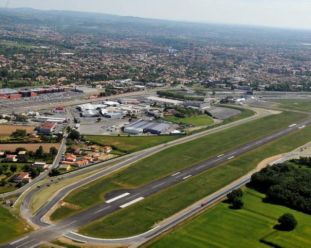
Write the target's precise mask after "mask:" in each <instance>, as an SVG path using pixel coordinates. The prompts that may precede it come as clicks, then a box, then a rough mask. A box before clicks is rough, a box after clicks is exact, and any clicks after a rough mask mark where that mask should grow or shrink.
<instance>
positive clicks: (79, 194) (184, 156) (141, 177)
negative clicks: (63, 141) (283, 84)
mask: <svg viewBox="0 0 311 248" xmlns="http://www.w3.org/2000/svg"><path fill="white" fill-rule="evenodd" d="M304 117H305V116H304V115H302V114H298V113H283V114H280V115H277V116H269V117H265V118H263V119H260V120H256V121H252V122H250V123H247V124H243V125H240V126H237V127H233V128H229V129H226V130H224V131H221V132H217V133H214V134H210V135H207V136H204V137H202V138H199V139H196V140H194V141H191V142H187V143H184V144H181V145H177V146H174V147H172V148H168V149H166V150H164V151H161V152H159V153H157V154H155V155H152V156H150V157H148V158H146V159H143V160H141V161H139V162H137V163H135V164H134V165H132V166H130V167H128V168H126V169H124V170H123V171H121V172H118V173H115V174H114V175H111V176H110V177H107V178H103V179H100V180H97V181H95V182H93V183H91V184H89V185H86V186H84V187H82V188H79V189H77V190H75V191H73V192H72V193H71V194H69V195H68V196H67V197H66V198H65V201H66V202H68V203H70V204H73V205H75V206H78V208H76V209H73V210H72V213H71V214H74V213H75V212H78V211H79V210H80V211H81V210H83V209H85V208H88V207H91V206H94V205H96V204H98V203H100V202H101V201H102V200H103V199H104V197H105V194H106V193H108V192H110V191H112V190H117V189H121V188H127V189H128V188H135V187H139V186H141V185H143V184H146V183H148V182H151V181H153V180H156V179H158V178H161V177H164V176H166V175H170V174H171V173H174V172H176V171H178V170H181V169H183V168H187V167H190V166H191V165H194V164H197V163H200V162H203V161H205V160H207V159H209V158H211V157H212V156H215V155H217V154H221V153H224V152H226V151H228V150H230V149H232V148H234V147H236V146H237V140H239V145H242V144H243V143H244V144H245V143H247V142H250V141H251V140H255V139H257V138H259V137H263V136H265V135H268V134H269V133H272V132H275V131H276V130H279V129H281V128H283V127H285V126H288V125H289V124H290V123H293V122H296V121H297V120H298V119H301V118H304ZM267 129H268V130H267ZM304 138H306V139H307V137H304ZM292 143H294V142H292ZM258 162H259V161H258ZM248 166H249V165H248ZM254 166H256V165H254ZM250 168H252V167H251V166H250V167H247V169H248V170H249V169H250ZM246 171H247V170H245V168H244V169H243V168H242V171H241V168H239V167H238V173H235V170H233V171H232V173H233V174H232V175H231V174H230V173H229V172H228V174H224V173H223V172H220V175H219V176H223V181H225V182H228V181H230V180H231V179H232V176H233V177H234V178H235V176H239V175H240V173H245V172H246ZM227 177H228V178H229V179H228V181H226V180H225V179H226V178H227ZM217 180H218V181H219V178H218V179H217ZM213 181H214V180H213ZM223 181H222V180H220V181H219V182H218V184H216V185H217V186H219V185H222V183H223ZM215 189H217V187H216V188H215ZM60 209H61V208H60ZM60 209H58V210H56V212H54V214H53V215H52V216H51V217H52V220H58V219H60V218H64V217H66V216H67V215H66V214H64V215H63V214H61V215H60V214H59V211H62V210H60Z"/></svg>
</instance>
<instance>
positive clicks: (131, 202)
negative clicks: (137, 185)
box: [120, 197, 144, 208]
mask: <svg viewBox="0 0 311 248" xmlns="http://www.w3.org/2000/svg"><path fill="white" fill-rule="evenodd" d="M142 200H144V197H139V198H136V199H135V200H133V201H130V202H128V203H125V204H123V205H121V206H120V208H126V207H128V206H131V205H133V204H135V203H136V202H139V201H142Z"/></svg>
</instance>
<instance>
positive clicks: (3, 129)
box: [0, 125, 35, 136]
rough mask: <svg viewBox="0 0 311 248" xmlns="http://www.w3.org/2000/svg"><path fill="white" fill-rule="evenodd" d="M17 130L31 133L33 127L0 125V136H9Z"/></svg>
mask: <svg viewBox="0 0 311 248" xmlns="http://www.w3.org/2000/svg"><path fill="white" fill-rule="evenodd" d="M18 129H21V130H26V131H27V133H32V132H33V131H34V130H35V127H33V126H23V125H0V135H1V136H9V135H11V134H12V133H13V132H15V131H16V130H18Z"/></svg>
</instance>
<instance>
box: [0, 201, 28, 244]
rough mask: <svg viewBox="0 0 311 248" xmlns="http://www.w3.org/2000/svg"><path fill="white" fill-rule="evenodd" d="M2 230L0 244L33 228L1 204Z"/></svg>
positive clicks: (0, 218) (0, 223)
mask: <svg viewBox="0 0 311 248" xmlns="http://www.w3.org/2000/svg"><path fill="white" fill-rule="evenodd" d="M0 230H1V231H0V244H2V243H5V242H8V241H10V240H13V239H15V238H17V237H19V236H21V235H23V234H25V233H27V232H29V231H31V228H30V227H29V226H28V225H27V224H26V223H24V222H23V221H22V220H21V219H20V218H19V217H16V216H14V215H13V214H12V213H11V212H10V211H9V210H8V209H6V208H4V207H2V206H1V205H0Z"/></svg>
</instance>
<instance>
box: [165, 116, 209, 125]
mask: <svg viewBox="0 0 311 248" xmlns="http://www.w3.org/2000/svg"><path fill="white" fill-rule="evenodd" d="M165 120H166V121H170V122H173V123H177V124H180V123H182V124H186V125H191V126H195V127H200V126H208V125H212V124H213V123H214V121H213V119H212V118H211V117H209V116H208V115H195V116H191V117H185V118H178V117H175V116H168V117H165Z"/></svg>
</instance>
